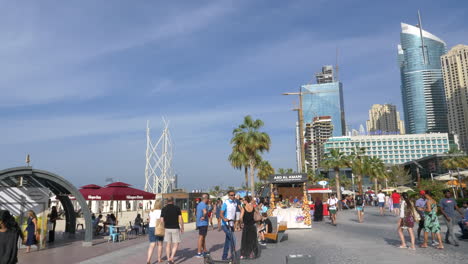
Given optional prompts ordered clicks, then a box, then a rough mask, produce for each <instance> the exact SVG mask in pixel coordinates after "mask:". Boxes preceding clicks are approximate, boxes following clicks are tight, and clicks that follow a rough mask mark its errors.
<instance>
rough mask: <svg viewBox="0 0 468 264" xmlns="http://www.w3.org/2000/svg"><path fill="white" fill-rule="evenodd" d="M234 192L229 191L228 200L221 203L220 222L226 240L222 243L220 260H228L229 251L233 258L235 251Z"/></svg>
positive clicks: (235, 206)
mask: <svg viewBox="0 0 468 264" xmlns="http://www.w3.org/2000/svg"><path fill="white" fill-rule="evenodd" d="M234 195H235V192H234V191H229V192H228V196H229V198H228V199H227V200H226V201H225V202H224V203H223V206H222V207H221V212H220V214H219V215H220V216H221V219H222V220H223V221H222V229H223V231H224V233H225V234H226V239H225V241H224V249H223V256H222V260H228V252H229V249H230V251H231V258H234V252H235V251H236V249H235V248H234V245H235V236H234V220H236V208H237V203H236V201H235V199H234Z"/></svg>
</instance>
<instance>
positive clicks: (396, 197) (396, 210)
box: [392, 191, 400, 216]
mask: <svg viewBox="0 0 468 264" xmlns="http://www.w3.org/2000/svg"><path fill="white" fill-rule="evenodd" d="M392 201H393V213H394V214H395V216H399V215H400V194H399V193H397V191H393V193H392Z"/></svg>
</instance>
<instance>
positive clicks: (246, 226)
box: [147, 191, 273, 263]
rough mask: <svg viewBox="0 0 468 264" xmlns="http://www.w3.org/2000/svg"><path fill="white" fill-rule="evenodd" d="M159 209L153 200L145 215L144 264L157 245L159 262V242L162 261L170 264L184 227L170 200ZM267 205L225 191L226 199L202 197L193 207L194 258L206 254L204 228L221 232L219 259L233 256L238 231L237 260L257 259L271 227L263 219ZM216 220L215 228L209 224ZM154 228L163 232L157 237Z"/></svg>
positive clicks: (260, 201)
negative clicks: (164, 258)
mask: <svg viewBox="0 0 468 264" xmlns="http://www.w3.org/2000/svg"><path fill="white" fill-rule="evenodd" d="M166 203H167V205H166V206H164V207H162V203H161V201H156V203H155V206H154V208H153V210H151V211H150V213H149V216H150V219H149V231H148V234H149V241H150V245H149V247H148V256H147V263H151V259H152V256H153V251H154V249H155V248H156V246H157V259H158V262H162V258H163V256H162V254H163V250H162V249H163V243H164V242H165V243H166V258H167V261H168V262H169V263H174V257H175V255H176V253H177V249H178V246H179V243H180V242H181V233H183V232H184V224H183V219H182V216H181V210H180V208H179V207H178V206H176V205H174V200H173V198H171V197H170V198H168V199H167V200H166ZM267 210H268V204H267V202H266V201H264V200H263V199H258V198H255V199H254V198H252V197H250V196H245V197H244V198H240V197H239V196H236V195H235V192H234V191H230V192H228V199H227V200H225V201H224V202H223V201H222V200H221V199H217V200H216V201H211V200H210V199H209V196H208V194H203V195H202V197H201V199H200V200H199V201H198V203H197V205H196V229H197V231H198V241H197V254H196V255H195V257H198V258H204V257H205V256H207V255H209V254H210V253H209V251H208V249H207V248H206V239H207V235H208V229H209V228H210V226H211V228H212V230H218V231H219V232H221V231H223V232H224V233H225V241H224V247H223V254H222V260H228V259H231V258H233V257H235V246H236V239H235V235H234V233H235V232H236V231H242V239H241V241H240V242H241V243H240V258H241V259H247V258H256V257H258V256H259V251H260V248H259V245H265V234H267V233H271V232H272V229H273V226H272V223H271V221H270V220H269V219H268V217H267V214H266V212H267ZM213 218H216V220H217V223H218V225H217V226H216V227H215V226H214V225H213ZM158 225H161V227H160V229H163V230H161V231H160V232H159V234H158Z"/></svg>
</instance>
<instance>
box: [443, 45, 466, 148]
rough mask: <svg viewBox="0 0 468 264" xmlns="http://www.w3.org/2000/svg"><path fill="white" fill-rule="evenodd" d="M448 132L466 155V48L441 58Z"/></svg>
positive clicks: (452, 50)
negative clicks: (455, 135)
mask: <svg viewBox="0 0 468 264" xmlns="http://www.w3.org/2000/svg"><path fill="white" fill-rule="evenodd" d="M440 59H441V64H442V73H443V75H444V85H445V99H446V101H447V111H448V125H449V132H450V133H453V134H457V135H458V139H459V145H460V149H461V150H463V151H464V152H465V153H468V46H467V45H457V46H455V47H453V48H452V49H451V50H450V51H449V52H448V53H447V54H446V55H444V56H442V57H441V58H440Z"/></svg>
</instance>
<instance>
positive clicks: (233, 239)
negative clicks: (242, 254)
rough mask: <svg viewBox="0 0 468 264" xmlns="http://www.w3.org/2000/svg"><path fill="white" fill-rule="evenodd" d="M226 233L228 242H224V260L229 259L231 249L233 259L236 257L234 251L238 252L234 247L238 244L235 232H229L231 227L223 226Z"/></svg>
mask: <svg viewBox="0 0 468 264" xmlns="http://www.w3.org/2000/svg"><path fill="white" fill-rule="evenodd" d="M222 228H223V231H224V233H225V234H226V240H225V241H224V249H223V257H222V259H227V257H228V252H229V248H231V257H233V256H234V251H235V250H236V249H235V248H234V247H233V245H235V244H236V237H235V236H234V232H233V231H231V230H232V229H231V230H229V228H230V227H228V226H226V225H223V226H222Z"/></svg>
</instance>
